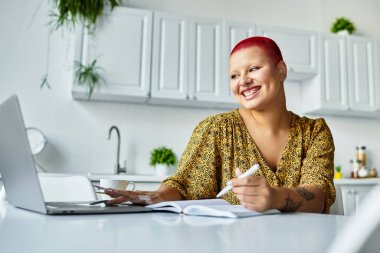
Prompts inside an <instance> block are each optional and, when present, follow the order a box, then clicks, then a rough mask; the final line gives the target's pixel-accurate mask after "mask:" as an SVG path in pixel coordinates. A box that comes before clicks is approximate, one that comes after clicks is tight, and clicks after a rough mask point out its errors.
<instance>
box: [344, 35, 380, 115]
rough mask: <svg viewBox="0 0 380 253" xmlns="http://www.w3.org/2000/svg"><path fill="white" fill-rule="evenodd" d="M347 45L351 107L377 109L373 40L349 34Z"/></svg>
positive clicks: (368, 110)
mask: <svg viewBox="0 0 380 253" xmlns="http://www.w3.org/2000/svg"><path fill="white" fill-rule="evenodd" d="M347 46H348V47H347V60H348V61H347V62H348V87H349V98H350V108H351V109H352V110H354V111H364V112H372V111H376V105H375V99H376V93H375V73H374V57H373V56H374V46H373V41H372V40H370V39H367V38H362V37H356V36H349V37H348V43H347Z"/></svg>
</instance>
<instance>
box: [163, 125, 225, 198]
mask: <svg viewBox="0 0 380 253" xmlns="http://www.w3.org/2000/svg"><path fill="white" fill-rule="evenodd" d="M216 125H217V124H213V122H212V120H211V119H210V118H208V119H206V120H204V121H202V122H201V123H199V124H198V126H197V127H196V128H195V129H194V131H193V134H192V136H191V138H190V141H189V143H188V145H187V147H186V149H185V151H184V153H183V154H182V157H181V159H180V161H179V164H178V168H177V171H176V173H175V174H174V175H173V176H171V177H169V178H167V179H165V180H164V181H163V184H165V185H169V186H171V187H174V188H175V189H177V190H178V191H179V193H180V194H181V195H182V196H183V197H184V198H185V199H205V198H214V197H215V196H216V194H217V189H218V188H217V177H216V169H217V168H218V167H219V164H220V158H219V152H218V142H219V138H218V135H219V133H218V128H217V127H216Z"/></svg>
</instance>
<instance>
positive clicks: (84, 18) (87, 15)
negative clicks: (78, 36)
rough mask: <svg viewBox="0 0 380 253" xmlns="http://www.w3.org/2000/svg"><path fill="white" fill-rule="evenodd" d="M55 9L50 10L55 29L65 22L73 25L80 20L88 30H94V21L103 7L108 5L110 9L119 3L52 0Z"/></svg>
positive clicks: (103, 0) (116, 0)
mask: <svg viewBox="0 0 380 253" xmlns="http://www.w3.org/2000/svg"><path fill="white" fill-rule="evenodd" d="M53 2H54V5H55V7H56V9H57V11H56V12H52V13H51V16H52V17H53V18H54V20H53V21H52V24H53V25H54V27H55V28H56V29H58V28H59V27H61V26H62V25H64V24H66V25H67V26H68V27H70V26H71V27H72V28H74V27H75V24H76V22H77V21H80V22H82V23H83V24H84V25H85V26H87V28H89V30H90V31H94V30H95V26H96V21H97V19H98V17H99V16H101V15H102V14H103V10H104V7H105V6H106V5H110V7H111V11H112V10H113V8H114V7H116V6H118V5H119V0H94V1H79V0H78V1H73V0H54V1H53Z"/></svg>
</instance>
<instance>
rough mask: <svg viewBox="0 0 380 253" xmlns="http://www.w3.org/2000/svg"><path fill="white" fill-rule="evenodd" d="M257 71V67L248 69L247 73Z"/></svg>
mask: <svg viewBox="0 0 380 253" xmlns="http://www.w3.org/2000/svg"><path fill="white" fill-rule="evenodd" d="M258 69H259V67H251V68H249V72H252V71H255V70H258Z"/></svg>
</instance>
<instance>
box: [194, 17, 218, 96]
mask: <svg viewBox="0 0 380 253" xmlns="http://www.w3.org/2000/svg"><path fill="white" fill-rule="evenodd" d="M222 27H223V24H222V21H221V20H216V19H206V18H195V17H191V18H190V37H189V41H190V43H189V44H190V45H189V52H190V54H189V96H190V99H193V100H196V101H198V102H200V103H208V102H213V103H215V102H219V101H220V96H221V88H222V87H221V84H223V81H222V66H223V65H222V62H223V61H224V57H223V55H222V52H223V51H222V50H223V49H222V48H223V41H222V38H223V37H222Z"/></svg>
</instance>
